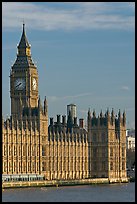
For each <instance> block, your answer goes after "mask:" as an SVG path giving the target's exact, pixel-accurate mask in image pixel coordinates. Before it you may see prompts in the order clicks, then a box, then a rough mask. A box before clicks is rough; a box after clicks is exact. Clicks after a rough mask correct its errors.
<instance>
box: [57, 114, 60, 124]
mask: <svg viewBox="0 0 137 204" xmlns="http://www.w3.org/2000/svg"><path fill="white" fill-rule="evenodd" d="M57 123H58V124H59V123H60V115H57Z"/></svg>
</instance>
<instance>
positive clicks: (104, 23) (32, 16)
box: [2, 2, 135, 128]
mask: <svg viewBox="0 0 137 204" xmlns="http://www.w3.org/2000/svg"><path fill="white" fill-rule="evenodd" d="M23 20H24V22H25V28H26V34H27V38H28V41H29V43H30V44H31V53H32V58H33V60H34V62H35V64H36V65H37V68H38V74H39V94H40V96H41V100H42V101H43V100H44V97H45V96H47V99H48V113H49V118H50V117H54V120H56V115H57V114H61V115H64V114H66V107H67V105H68V104H70V103H75V104H76V105H77V117H78V118H84V119H85V120H86V117H87V111H88V109H89V108H90V109H91V112H92V111H93V109H95V111H96V115H98V114H99V113H100V111H101V110H102V111H103V113H105V112H106V110H107V108H109V110H110V111H111V110H112V108H113V109H114V112H115V114H117V113H118V111H119V109H120V110H121V111H122V112H123V111H124V110H125V111H126V115H127V128H134V127H135V4H134V3H132V2H121V3H119V2H118V3H116V2H113V3H112V2H65V3H63V2H55V3H53V2H51V3H50V2H48V3H46V2H3V3H2V111H3V116H4V117H6V115H7V114H8V115H10V94H9V90H10V81H9V75H10V68H11V65H12V64H13V63H14V61H15V59H16V53H17V44H18V43H19V41H20V38H21V34H22V24H23ZM85 123H86V121H85Z"/></svg>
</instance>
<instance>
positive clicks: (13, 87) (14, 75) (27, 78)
mask: <svg viewBox="0 0 137 204" xmlns="http://www.w3.org/2000/svg"><path fill="white" fill-rule="evenodd" d="M10 97H11V115H13V116H15V117H17V116H18V112H19V110H21V109H20V100H21V101H22V106H23V107H30V108H35V107H37V105H38V71H37V67H36V65H35V64H34V62H33V60H32V57H31V45H30V44H29V42H28V39H27V36H26V31H25V24H24V23H23V30H22V35H21V39H20V42H19V44H18V46H17V57H16V60H15V62H14V64H13V65H12V67H11V72H10Z"/></svg>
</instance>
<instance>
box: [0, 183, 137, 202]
mask: <svg viewBox="0 0 137 204" xmlns="http://www.w3.org/2000/svg"><path fill="white" fill-rule="evenodd" d="M2 202H135V183H121V184H120V183H116V184H100V185H99V184H97V185H79V186H60V187H36V188H33V187H31V188H17V189H4V191H3V192H2Z"/></svg>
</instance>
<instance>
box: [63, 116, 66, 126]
mask: <svg viewBox="0 0 137 204" xmlns="http://www.w3.org/2000/svg"><path fill="white" fill-rule="evenodd" d="M62 124H63V125H65V124H66V116H65V115H63V116H62Z"/></svg>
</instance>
